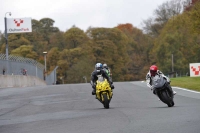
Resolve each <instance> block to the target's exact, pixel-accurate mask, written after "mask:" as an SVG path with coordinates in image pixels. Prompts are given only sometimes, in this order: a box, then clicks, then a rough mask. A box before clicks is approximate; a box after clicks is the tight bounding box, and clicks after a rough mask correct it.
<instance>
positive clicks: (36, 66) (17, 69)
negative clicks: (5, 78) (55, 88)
mask: <svg viewBox="0 0 200 133" xmlns="http://www.w3.org/2000/svg"><path fill="white" fill-rule="evenodd" d="M57 68H58V66H57V67H56V68H55V69H54V70H53V71H52V72H51V74H49V75H47V77H46V80H45V82H46V83H47V84H48V85H50V84H55V83H56V69H57ZM1 74H2V75H29V76H35V77H38V78H40V79H42V80H44V65H42V64H41V63H39V62H37V61H35V60H33V59H30V58H24V57H20V56H14V55H9V57H8V60H6V55H5V54H0V75H1Z"/></svg>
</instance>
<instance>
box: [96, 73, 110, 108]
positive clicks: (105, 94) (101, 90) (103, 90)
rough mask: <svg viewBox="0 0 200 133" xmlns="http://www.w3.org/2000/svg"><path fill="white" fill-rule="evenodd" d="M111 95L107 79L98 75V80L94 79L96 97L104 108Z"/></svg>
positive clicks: (107, 104) (108, 102) (106, 106)
mask: <svg viewBox="0 0 200 133" xmlns="http://www.w3.org/2000/svg"><path fill="white" fill-rule="evenodd" d="M112 96H113V92H112V89H111V88H110V84H109V83H108V81H107V79H105V78H103V77H102V76H101V75H100V76H98V80H97V81H96V98H97V99H98V100H99V101H100V102H101V103H102V104H103V105H104V108H106V109H108V108H109V104H110V101H111V99H112Z"/></svg>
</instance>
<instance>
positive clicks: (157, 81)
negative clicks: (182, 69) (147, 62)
mask: <svg viewBox="0 0 200 133" xmlns="http://www.w3.org/2000/svg"><path fill="white" fill-rule="evenodd" d="M165 82H166V81H165V79H164V78H163V77H162V76H161V75H156V76H154V77H152V87H153V88H160V87H163V85H164V84H165Z"/></svg>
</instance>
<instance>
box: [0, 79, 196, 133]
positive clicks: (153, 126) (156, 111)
mask: <svg viewBox="0 0 200 133" xmlns="http://www.w3.org/2000/svg"><path fill="white" fill-rule="evenodd" d="M114 85H115V87H116V88H115V89H114V95H113V99H112V101H111V103H110V109H104V108H103V105H102V104H101V103H100V102H99V101H98V100H97V99H95V97H94V96H93V95H91V91H92V88H91V86H90V84H89V83H84V84H66V85H51V86H39V87H26V88H4V89H2V88H1V89H0V133H200V93H195V92H189V91H185V90H181V89H175V88H174V90H175V91H177V95H176V96H175V106H174V107H171V108H169V107H168V106H167V105H166V104H164V103H162V102H161V101H159V100H158V98H157V97H156V96H155V95H153V93H152V91H150V89H149V88H147V86H146V84H145V83H144V82H141V81H137V82H115V83H114Z"/></svg>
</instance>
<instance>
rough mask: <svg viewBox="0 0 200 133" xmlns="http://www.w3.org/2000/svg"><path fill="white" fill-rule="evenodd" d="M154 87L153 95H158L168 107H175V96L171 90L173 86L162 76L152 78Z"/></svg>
mask: <svg viewBox="0 0 200 133" xmlns="http://www.w3.org/2000/svg"><path fill="white" fill-rule="evenodd" d="M152 87H153V93H154V94H156V95H157V96H158V97H159V98H160V100H161V101H162V102H163V103H165V104H167V105H168V107H173V106H174V100H173V99H174V95H173V92H172V91H170V89H169V87H171V86H170V84H169V83H168V82H167V81H166V79H165V78H163V77H162V75H156V76H155V77H153V78H152Z"/></svg>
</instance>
